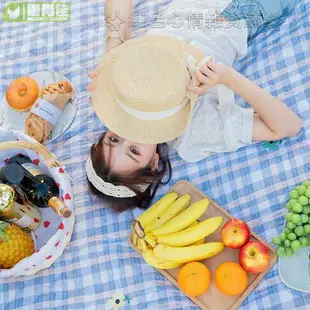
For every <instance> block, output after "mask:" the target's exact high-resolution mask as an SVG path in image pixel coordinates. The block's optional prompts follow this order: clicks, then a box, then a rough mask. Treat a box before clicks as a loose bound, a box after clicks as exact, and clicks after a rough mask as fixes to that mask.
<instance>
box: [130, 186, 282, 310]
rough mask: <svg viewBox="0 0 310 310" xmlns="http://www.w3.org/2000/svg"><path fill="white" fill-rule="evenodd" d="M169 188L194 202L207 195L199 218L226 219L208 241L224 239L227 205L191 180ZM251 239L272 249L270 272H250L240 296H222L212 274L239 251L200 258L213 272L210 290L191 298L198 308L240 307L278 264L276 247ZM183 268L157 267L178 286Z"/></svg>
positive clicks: (224, 309) (227, 250)
mask: <svg viewBox="0 0 310 310" xmlns="http://www.w3.org/2000/svg"><path fill="white" fill-rule="evenodd" d="M170 191H173V192H176V193H178V194H179V196H181V195H184V194H191V196H192V200H191V204H192V203H194V202H196V201H198V200H201V199H203V198H208V199H209V200H210V205H209V207H208V209H207V211H206V212H205V213H204V214H203V215H202V217H201V218H200V221H201V220H205V219H207V218H210V217H214V216H222V217H223V218H224V221H223V224H222V225H221V227H220V228H219V229H217V231H216V232H215V233H213V234H212V235H211V236H209V237H207V238H206V240H207V241H221V235H220V232H221V229H222V227H223V225H224V224H225V223H226V222H227V221H228V220H229V219H231V218H233V216H232V215H231V214H229V213H228V212H227V211H226V210H225V209H224V208H222V207H220V206H218V205H217V204H216V203H215V202H214V201H213V200H212V199H210V198H209V197H207V196H206V195H204V194H203V193H202V192H200V191H199V190H198V189H197V188H196V187H194V186H193V185H192V184H191V183H189V182H187V181H180V182H178V183H176V184H175V185H174V186H173V187H172V189H171V190H170ZM251 240H258V241H260V242H262V243H263V244H265V245H266V246H267V247H268V248H269V249H270V253H271V256H272V258H271V262H270V267H269V269H268V270H267V271H265V272H263V273H260V274H250V273H248V279H249V281H248V287H247V289H246V290H245V291H244V292H243V293H242V294H240V295H237V296H225V295H223V294H222V293H221V292H220V291H219V290H218V289H217V288H216V286H215V283H214V280H213V276H214V272H215V269H216V268H217V267H218V266H219V265H220V264H222V263H224V262H236V263H238V254H239V250H234V249H230V248H227V247H226V248H225V249H224V251H223V252H222V253H220V254H219V255H217V256H214V257H211V258H209V259H206V260H203V261H201V262H202V263H203V264H205V265H206V266H207V267H208V268H209V270H210V272H211V285H210V287H209V289H208V291H207V292H206V293H205V294H203V295H201V296H199V297H197V298H190V299H191V300H192V301H193V302H194V303H195V304H196V305H197V306H198V307H200V308H201V309H203V310H233V309H238V307H239V306H240V305H241V304H242V302H243V301H244V300H245V299H246V298H247V297H248V296H249V294H250V293H251V292H252V291H253V290H254V289H255V287H256V286H257V285H258V283H259V282H260V281H261V280H262V279H263V278H264V276H265V275H266V274H267V273H268V271H269V270H270V269H271V268H272V267H273V266H274V264H275V263H276V260H277V258H276V255H275V250H274V249H273V248H272V247H271V246H270V245H269V244H268V243H266V242H265V241H264V240H263V239H261V238H260V237H259V236H257V235H256V234H254V233H252V237H251ZM129 243H130V245H131V246H132V247H133V248H134V249H135V251H136V252H137V253H139V254H140V255H141V251H140V250H139V249H137V248H135V246H134V245H133V243H132V241H131V236H130V237H129ZM180 268H181V267H179V268H176V269H171V270H160V269H157V270H158V271H159V272H160V273H161V274H162V275H163V276H165V277H166V278H167V279H168V280H169V281H170V282H171V283H172V284H174V285H175V286H176V287H178V284H177V280H176V279H177V275H178V272H179V270H180Z"/></svg>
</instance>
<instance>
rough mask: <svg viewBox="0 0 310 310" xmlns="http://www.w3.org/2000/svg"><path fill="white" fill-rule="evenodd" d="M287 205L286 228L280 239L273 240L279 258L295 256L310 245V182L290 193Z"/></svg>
mask: <svg viewBox="0 0 310 310" xmlns="http://www.w3.org/2000/svg"><path fill="white" fill-rule="evenodd" d="M290 198H291V199H290V200H289V202H288V203H287V204H286V209H287V210H288V212H287V214H286V215H285V219H286V227H285V229H284V233H282V234H280V236H279V237H274V238H272V242H273V243H274V244H275V245H277V246H278V249H277V251H276V254H277V256H279V257H280V256H293V255H294V252H295V251H298V250H299V249H300V248H301V247H303V246H308V245H310V225H309V224H310V181H304V182H303V183H302V184H301V185H299V186H297V187H296V188H295V189H293V190H292V191H291V192H290Z"/></svg>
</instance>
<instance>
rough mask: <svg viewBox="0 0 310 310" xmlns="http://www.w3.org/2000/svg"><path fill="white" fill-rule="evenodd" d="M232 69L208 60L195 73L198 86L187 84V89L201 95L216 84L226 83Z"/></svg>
mask: <svg viewBox="0 0 310 310" xmlns="http://www.w3.org/2000/svg"><path fill="white" fill-rule="evenodd" d="M232 70H233V69H232V68H231V67H229V66H227V65H224V64H216V63H214V62H209V63H207V64H205V65H203V66H202V67H201V68H200V70H199V71H197V72H196V73H195V75H196V79H197V82H198V83H200V85H199V86H196V87H195V86H194V87H193V86H189V87H188V90H189V91H191V92H193V93H195V94H198V95H201V94H203V93H205V92H206V91H208V89H210V88H212V87H214V86H215V85H217V84H224V85H227V84H228V83H229V81H230V77H231V71H232Z"/></svg>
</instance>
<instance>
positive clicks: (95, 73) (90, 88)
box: [87, 71, 99, 104]
mask: <svg viewBox="0 0 310 310" xmlns="http://www.w3.org/2000/svg"><path fill="white" fill-rule="evenodd" d="M98 75H99V72H97V71H91V72H89V73H88V77H89V78H90V79H93V78H95V77H96V76H98ZM94 88H95V86H94V84H93V82H92V81H91V82H90V84H89V85H88V86H87V91H88V92H90V93H91V92H92V91H93V90H94ZM88 103H90V104H91V103H92V100H91V96H89V98H88Z"/></svg>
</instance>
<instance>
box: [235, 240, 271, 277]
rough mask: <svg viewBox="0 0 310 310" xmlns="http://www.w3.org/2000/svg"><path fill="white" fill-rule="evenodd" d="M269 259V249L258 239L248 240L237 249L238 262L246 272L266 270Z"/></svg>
mask: <svg viewBox="0 0 310 310" xmlns="http://www.w3.org/2000/svg"><path fill="white" fill-rule="evenodd" d="M270 259H271V256H270V251H269V249H268V248H267V247H266V246H265V245H264V244H263V243H261V242H259V241H254V240H253V241H249V242H248V243H247V244H245V245H244V246H243V247H242V248H241V249H240V251H239V263H240V265H241V266H242V267H243V268H244V270H245V271H247V272H251V273H260V272H263V271H266V270H267V269H268V267H269V264H270Z"/></svg>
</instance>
